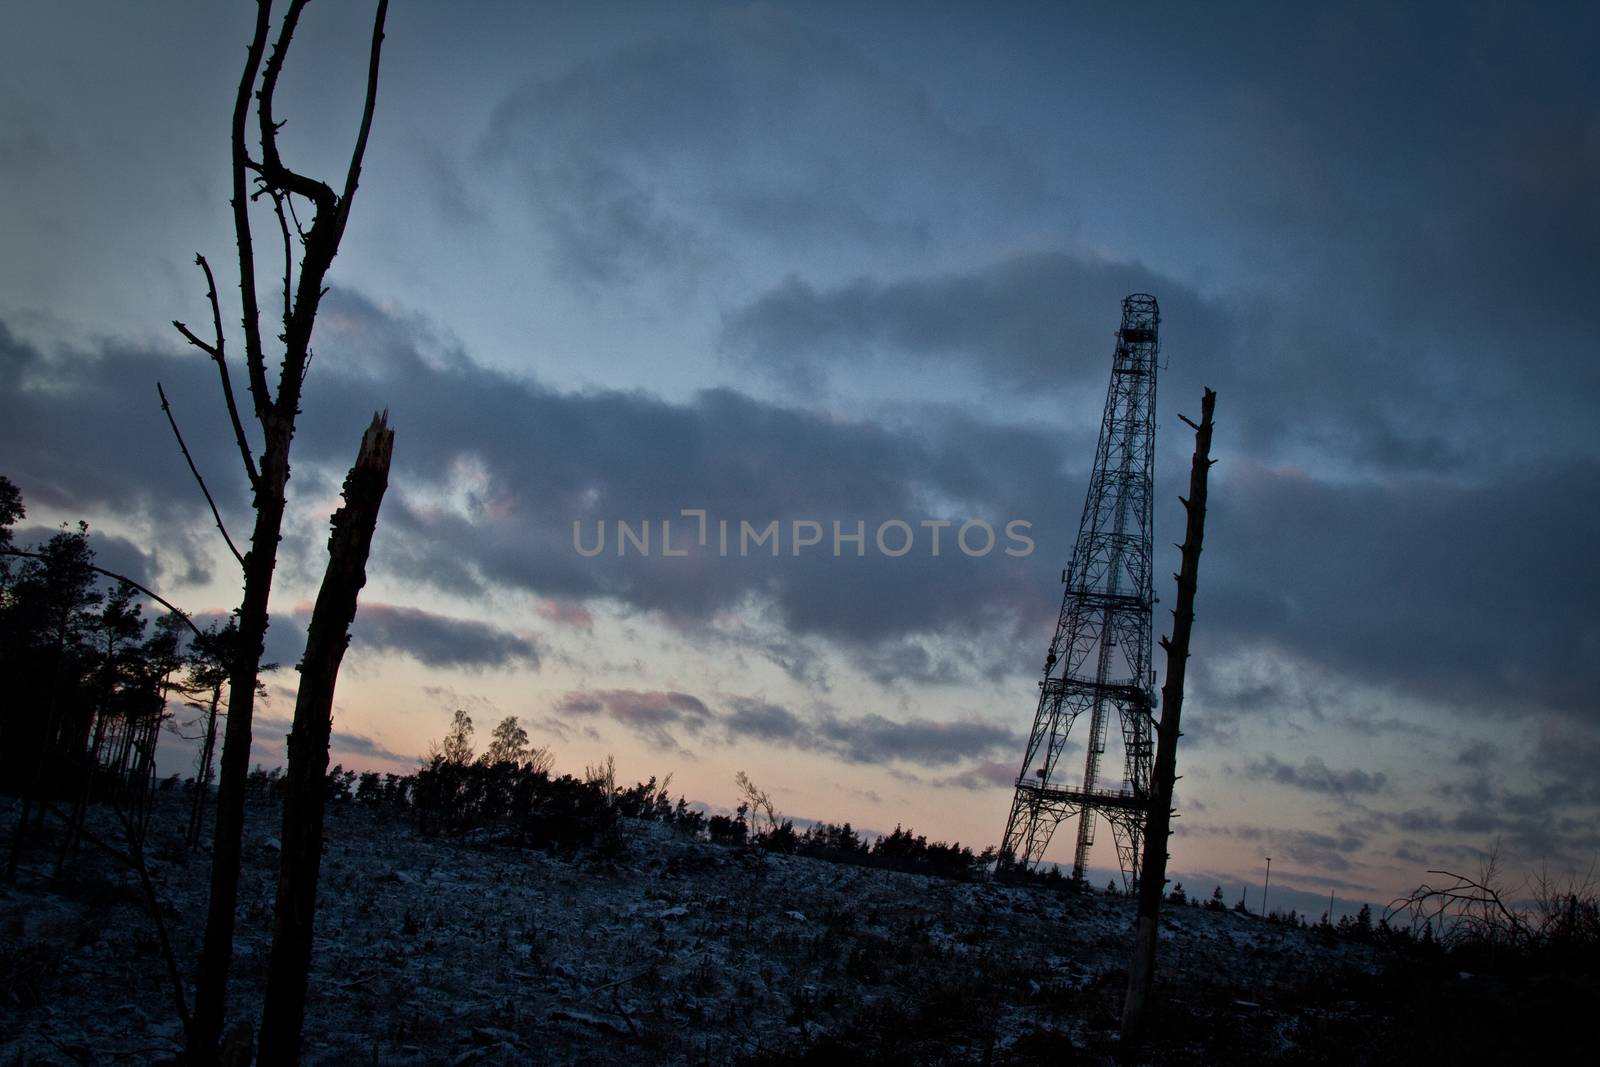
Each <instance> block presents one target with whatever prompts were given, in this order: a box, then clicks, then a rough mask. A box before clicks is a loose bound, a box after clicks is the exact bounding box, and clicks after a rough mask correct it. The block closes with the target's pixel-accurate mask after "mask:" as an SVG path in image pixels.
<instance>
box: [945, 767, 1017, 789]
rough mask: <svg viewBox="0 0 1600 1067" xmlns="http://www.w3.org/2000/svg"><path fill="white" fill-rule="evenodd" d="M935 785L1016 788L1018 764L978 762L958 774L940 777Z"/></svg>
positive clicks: (969, 787)
mask: <svg viewBox="0 0 1600 1067" xmlns="http://www.w3.org/2000/svg"><path fill="white" fill-rule="evenodd" d="M934 784H935V785H937V786H940V787H942V788H947V789H1015V788H1016V785H1017V765H1016V764H1015V763H1005V762H994V761H990V762H987V763H977V764H974V765H973V766H971V767H968V768H967V769H966V770H964V771H961V772H960V773H958V774H952V775H950V776H949V777H947V778H940V779H939V780H937V781H936V782H934Z"/></svg>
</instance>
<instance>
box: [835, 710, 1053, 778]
mask: <svg viewBox="0 0 1600 1067" xmlns="http://www.w3.org/2000/svg"><path fill="white" fill-rule="evenodd" d="M815 733H816V737H817V740H818V742H819V743H820V744H822V745H823V746H825V747H827V748H829V749H831V750H832V751H833V753H834V754H836V755H838V756H840V757H841V758H843V759H846V760H849V761H850V762H852V763H888V762H891V761H895V760H899V761H903V762H906V763H915V764H920V765H922V766H926V767H938V766H943V765H945V764H950V763H957V762H959V761H961V760H963V759H968V758H970V757H973V756H982V755H988V754H999V753H1002V752H1012V751H1018V752H1020V751H1021V750H1022V741H1023V739H1022V738H1021V737H1020V736H1018V735H1017V734H1016V732H1015V731H1013V730H1010V729H1007V728H1005V727H1001V726H995V725H993V724H992V723H985V722H934V721H930V720H928V719H908V720H905V721H896V720H893V719H888V718H885V717H884V716H882V715H876V714H869V715H863V716H861V717H860V718H857V719H843V718H837V717H834V716H827V717H825V718H823V719H822V720H821V721H820V722H818V723H817V725H816V728H815Z"/></svg>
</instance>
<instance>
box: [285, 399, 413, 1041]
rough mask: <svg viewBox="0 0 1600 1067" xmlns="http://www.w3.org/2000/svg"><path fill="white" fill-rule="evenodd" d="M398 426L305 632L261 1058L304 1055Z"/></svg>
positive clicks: (383, 437) (364, 451)
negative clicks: (357, 644)
mask: <svg viewBox="0 0 1600 1067" xmlns="http://www.w3.org/2000/svg"><path fill="white" fill-rule="evenodd" d="M393 450H394V431H393V430H390V429H389V427H388V423H387V413H385V415H383V416H379V415H374V416H373V417H372V425H371V426H369V427H368V428H367V432H366V434H365V435H364V436H363V437H362V439H361V450H360V452H359V453H358V454H357V456H356V462H355V466H353V467H351V468H350V473H349V475H348V476H347V477H346V478H345V481H344V501H345V503H344V507H342V508H340V509H339V510H338V511H337V512H336V513H335V514H334V516H333V534H332V536H331V537H329V539H328V569H327V572H326V573H325V574H324V576H323V579H322V587H321V589H320V590H319V591H318V593H317V603H316V607H314V608H313V609H312V612H311V625H310V626H309V628H308V629H307V631H306V654H305V658H304V659H303V660H301V663H300V690H299V693H298V695H297V696H296V698H295V705H294V726H293V728H292V731H291V733H290V734H289V745H288V748H289V770H288V774H287V776H286V778H285V786H286V790H285V793H284V801H283V838H282V840H283V850H282V853H281V858H280V860H279V867H278V904H277V909H276V911H275V913H274V917H273V931H272V955H271V958H270V961H269V963H268V967H267V1000H266V1007H265V1009H264V1010H263V1012H262V1015H261V1062H262V1063H263V1064H269V1065H276V1064H293V1063H296V1062H298V1061H299V1057H300V1029H301V1026H302V1024H303V1023H304V1021H305V1004H306V983H307V980H308V977H309V974H310V967H311V935H312V925H313V921H314V919H315V917H316V909H317V878H318V875H319V873H320V871H321V868H322V817H323V801H324V798H325V797H326V785H325V781H326V779H327V775H328V740H329V736H330V734H331V732H332V729H333V718H332V714H333V690H334V684H335V682H336V681H337V680H338V676H339V663H340V661H341V660H342V659H343V658H344V652H345V648H346V647H347V646H348V645H349V643H350V623H351V622H352V621H353V620H354V619H355V615H356V598H357V596H358V595H359V594H360V592H361V587H362V586H364V585H366V583H367V570H366V567H367V555H368V553H369V552H370V551H371V548H372V532H373V530H374V528H375V527H376V526H377V524H378V508H379V506H380V505H381V504H382V503H383V493H384V489H385V488H387V486H388V484H389V458H390V456H391V455H392V453H393Z"/></svg>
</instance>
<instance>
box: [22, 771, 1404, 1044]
mask: <svg viewBox="0 0 1600 1067" xmlns="http://www.w3.org/2000/svg"><path fill="white" fill-rule="evenodd" d="M162 803H163V804H164V805H165V806H166V808H168V809H170V810H158V811H157V813H156V818H155V822H154V825H153V828H152V841H151V846H150V849H149V853H150V866H151V870H152V873H153V875H154V878H155V881H156V882H157V884H158V885H159V887H160V895H161V898H162V900H163V901H164V902H165V906H166V916H167V923H168V926H169V928H170V929H171V930H172V931H173V937H174V940H175V942H176V947H177V958H178V960H179V963H180V965H182V966H186V965H187V964H188V962H189V961H192V960H193V958H194V954H195V952H196V950H197V947H198V937H197V932H196V931H197V928H198V926H199V920H200V918H201V916H203V913H204V910H203V905H204V896H205V877H206V868H207V865H206V863H205V862H204V861H203V859H200V858H189V857H188V856H187V855H186V853H185V852H184V851H183V850H182V848H181V846H180V842H179V840H178V838H177V836H176V833H175V831H172V830H169V829H168V828H169V827H178V826H180V825H181V823H182V815H181V812H180V811H179V806H180V803H181V802H180V800H179V798H178V797H177V796H176V795H165V794H164V799H163V802H162ZM276 814H277V812H276V809H275V808H273V807H272V806H271V805H270V804H266V805H258V807H257V808H256V810H254V811H253V813H252V815H251V821H250V823H249V825H248V828H247V845H246V849H245V857H246V867H245V876H244V882H243V886H242V891H241V895H240V902H241V903H240V927H239V938H238V949H237V956H236V966H235V976H236V977H235V984H234V987H233V993H232V1003H231V1005H230V1007H231V1009H232V1011H231V1013H230V1014H231V1018H232V1019H234V1020H238V1019H254V1018H257V1017H258V1016H259V1004H260V997H261V992H262V980H263V977H264V972H265V963H266V952H267V946H268V941H269V936H270V919H271V909H272V894H273V879H274V876H275V870H276V851H275V848H276V842H275V836H276V833H277V830H276V826H275V822H274V820H275V817H276ZM0 818H3V819H4V820H5V825H11V824H12V821H13V820H14V811H9V810H8V812H6V813H0ZM95 818H96V819H97V820H99V824H98V827H97V828H98V829H99V830H101V831H102V832H103V833H105V834H106V836H108V837H109V836H112V834H113V831H112V829H111V825H110V816H109V814H108V813H107V812H104V811H100V812H97V813H95ZM328 831H329V833H328V836H329V845H328V849H327V854H326V858H325V861H324V867H323V880H322V895H321V903H320V905H319V908H320V910H319V914H318V917H317V927H318V935H319V936H318V940H317V945H316V957H315V961H314V973H313V975H312V984H311V1003H310V1011H309V1015H308V1018H307V1024H306V1031H305V1033H306V1056H305V1062H307V1063H349V1062H357V1061H359V1062H362V1063H385V1064H408V1063H411V1064H424V1063H426V1064H434V1063H450V1064H471V1063H482V1064H497V1063H594V1064H601V1063H615V1062H647V1063H682V1064H700V1063H713V1064H720V1063H805V1062H817V1063H824V1062H841V1061H844V1062H874V1061H876V1062H893V1063H901V1062H921V1063H995V1064H1027V1063H1044V1062H1052V1063H1056V1062H1109V1056H1110V1055H1111V1054H1112V1053H1113V1052H1114V1050H1115V1047H1116V1037H1115V1035H1116V1020H1117V1016H1118V1012H1119V1011H1120V1005H1121V998H1122V993H1123V987H1124V972H1123V970H1122V968H1123V966H1124V963H1125V956H1126V952H1127V948H1128V942H1129V937H1128V935H1127V931H1128V928H1129V925H1130V922H1131V902H1130V901H1128V900H1127V899H1126V898H1122V897H1113V896H1107V895H1104V894H1101V893H1078V892H1054V891H1050V890H1047V889H1043V888H1038V887H1033V886H1017V885H997V884H990V883H985V882H982V881H975V882H961V881H954V880H947V879H940V878H933V877H928V876H924V875H913V874H904V873H898V872H894V871H885V870H878V869H871V868H865V867H859V866H850V865H845V864H836V863H829V862H826V861H822V860H816V859H809V858H804V857H799V856H788V855H776V854H769V853H766V852H763V851H760V850H756V849H750V848H728V847H724V846H721V845H714V844H710V843H706V842H703V841H694V840H690V839H688V838H687V837H685V836H682V835H680V834H678V833H676V832H674V831H673V830H672V829H670V828H669V827H667V826H665V825H663V824H661V823H656V822H645V821H637V820H623V839H622V842H621V847H620V849H616V850H613V854H612V855H610V856H602V855H600V854H598V853H596V852H594V851H588V852H584V851H580V852H578V853H576V854H574V855H572V856H559V855H554V854H551V853H549V852H544V851H537V850H529V849H519V848H513V847H510V846H508V845H505V844H497V843H495V842H494V841H492V840H489V839H488V837H487V835H483V834H481V833H480V834H478V835H477V837H476V839H474V838H473V837H472V836H471V835H469V837H468V838H466V839H451V838H440V837H424V836H419V835H418V834H417V833H415V832H414V831H413V830H412V828H411V827H410V826H409V825H408V823H407V822H406V821H404V820H402V819H399V818H396V817H393V816H389V815H385V814H381V813H379V812H376V811H372V810H368V809H366V808H363V807H360V806H358V805H355V804H349V803H347V804H341V805H336V806H334V808H333V809H331V812H330V818H329V824H328ZM52 855H53V853H52V851H51V850H45V849H39V850H35V851H34V852H32V853H30V858H31V859H32V860H33V862H32V863H31V864H25V865H24V869H23V872H22V876H21V877H20V879H19V882H18V884H17V885H16V886H14V887H13V886H0V932H3V935H4V941H3V947H0V1006H3V1008H4V1010H3V1012H0V1018H3V1020H4V1021H3V1022H0V1063H5V1064H12V1063H38V1064H46V1063H61V1064H71V1063H105V1064H110V1063H130V1062H155V1061H159V1060H161V1059H163V1058H165V1057H167V1056H170V1055H172V1054H173V1053H175V1052H176V1051H177V1050H178V1048H179V1037H180V1029H179V1023H178V1021H177V1017H176V1013H175V1010H174V1009H173V1007H172V999H171V993H170V988H169V985H168V984H167V981H166V978H165V973H164V968H163V965H162V963H161V958H160V954H159V950H158V946H157V942H156V938H155V936H154V934H153V932H152V926H151V924H150V922H149V921H148V919H147V918H146V917H145V915H144V913H143V908H142V903H141V898H140V896H139V893H138V889H137V883H136V881H135V880H134V878H133V877H132V876H131V875H130V874H128V873H126V872H125V871H123V870H121V869H119V868H118V867H117V866H116V865H115V864H114V863H113V862H112V861H111V860H110V859H109V858H108V857H106V856H105V855H104V853H102V852H99V851H97V850H95V849H93V848H91V847H89V846H84V848H83V850H82V851H81V853H80V854H79V857H78V861H77V863H76V865H75V867H74V869H73V870H72V871H71V872H70V873H69V875H68V877H67V879H66V880H65V881H64V884H62V885H61V886H59V887H58V888H56V889H55V890H51V889H50V888H48V886H47V883H46V878H47V875H48V873H49V867H48V865H47V863H46V859H47V857H50V856H52ZM1166 915H1167V921H1166V928H1165V933H1164V938H1163V942H1162V948H1161V961H1160V987H1159V992H1160V995H1161V996H1162V998H1163V999H1162V1003H1163V1005H1164V1018H1163V1021H1162V1023H1161V1024H1160V1025H1159V1026H1158V1027H1157V1031H1156V1034H1155V1035H1154V1041H1153V1044H1152V1046H1151V1049H1150V1051H1149V1054H1148V1058H1149V1059H1151V1060H1152V1061H1155V1062H1196V1063H1201V1062H1219V1061H1222V1060H1226V1061H1230V1062H1241V1061H1246V1062H1249V1061H1263V1062H1275V1061H1282V1062H1361V1061H1370V1062H1382V1061H1383V1060H1384V1057H1383V1055H1381V1049H1382V1047H1383V1045H1382V1042H1383V1040H1384V1037H1383V1035H1384V1033H1385V1030H1386V1028H1387V1027H1388V1025H1389V1023H1388V1021H1387V1020H1386V1013H1385V1011H1383V1010H1382V1009H1381V1008H1379V1007H1375V1006H1374V1005H1373V1004H1372V1003H1370V1002H1369V1001H1370V998H1369V996H1368V994H1367V993H1364V992H1361V991H1362V990H1368V991H1370V989H1371V988H1372V987H1373V985H1374V982H1375V981H1376V979H1374V978H1373V977H1372V976H1373V975H1374V974H1375V973H1376V972H1377V971H1378V969H1379V965H1380V962H1381V960H1380V957H1379V954H1378V950H1376V949H1374V948H1372V947H1370V946H1364V945H1356V944H1351V943H1349V942H1345V941H1337V940H1330V939H1325V938H1321V937H1319V936H1318V935H1317V934H1316V933H1315V932H1314V931H1306V930H1297V929H1292V928H1287V927H1283V926H1278V925H1273V924H1268V923H1265V922H1262V921H1260V920H1259V919H1257V918H1254V917H1251V916H1246V915H1241V914H1237V913H1234V912H1229V911H1210V910H1207V909H1203V908H1198V907H1175V908H1169V909H1168V910H1167V912H1166ZM1352 998H1355V999H1352Z"/></svg>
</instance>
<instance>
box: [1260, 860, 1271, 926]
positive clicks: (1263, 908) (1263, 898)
mask: <svg viewBox="0 0 1600 1067" xmlns="http://www.w3.org/2000/svg"><path fill="white" fill-rule="evenodd" d="M1271 888H1272V857H1271V856H1268V857H1267V881H1266V884H1265V885H1263V886H1262V887H1261V917H1262V918H1263V919H1265V918H1266V917H1267V890H1269V889H1271Z"/></svg>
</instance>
